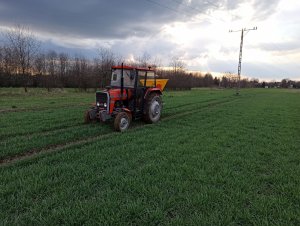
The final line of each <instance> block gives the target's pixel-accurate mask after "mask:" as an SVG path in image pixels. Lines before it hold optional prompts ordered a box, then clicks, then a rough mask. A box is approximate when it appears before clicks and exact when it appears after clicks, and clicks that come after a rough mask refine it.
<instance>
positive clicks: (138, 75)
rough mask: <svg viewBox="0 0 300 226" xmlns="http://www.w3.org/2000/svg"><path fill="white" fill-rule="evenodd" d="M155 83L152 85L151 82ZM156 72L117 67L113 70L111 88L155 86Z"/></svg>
mask: <svg viewBox="0 0 300 226" xmlns="http://www.w3.org/2000/svg"><path fill="white" fill-rule="evenodd" d="M150 80H151V81H153V82H152V84H151V82H149V81H150ZM155 80H156V78H155V74H154V71H153V70H151V68H150V67H149V69H146V68H134V67H129V66H123V68H122V66H115V67H113V68H112V75H111V82H110V87H112V88H118V87H119V88H121V87H123V88H125V89H126V88H137V87H147V86H149V87H153V86H155V84H156V82H155Z"/></svg>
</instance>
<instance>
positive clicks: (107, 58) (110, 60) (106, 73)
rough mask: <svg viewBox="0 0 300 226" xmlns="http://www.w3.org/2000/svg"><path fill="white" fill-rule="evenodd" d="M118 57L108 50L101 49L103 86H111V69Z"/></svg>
mask: <svg viewBox="0 0 300 226" xmlns="http://www.w3.org/2000/svg"><path fill="white" fill-rule="evenodd" d="M115 61H116V56H115V54H114V53H113V52H112V51H111V50H110V49H107V48H100V49H99V64H100V74H101V75H102V77H103V79H102V81H101V86H102V87H104V86H105V85H107V84H109V80H110V70H111V67H112V66H113V65H114V64H115Z"/></svg>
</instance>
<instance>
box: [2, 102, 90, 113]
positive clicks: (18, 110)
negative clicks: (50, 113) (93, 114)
mask: <svg viewBox="0 0 300 226" xmlns="http://www.w3.org/2000/svg"><path fill="white" fill-rule="evenodd" d="M77 106H89V105H88V104H87V103H78V104H67V105H58V106H51V107H49V106H47V107H30V108H14V109H1V110H0V114H5V113H12V112H28V111H45V110H52V109H56V108H72V107H77Z"/></svg>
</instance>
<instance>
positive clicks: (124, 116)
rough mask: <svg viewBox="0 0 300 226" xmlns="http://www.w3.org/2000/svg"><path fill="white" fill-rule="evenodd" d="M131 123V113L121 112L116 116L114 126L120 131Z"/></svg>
mask: <svg viewBox="0 0 300 226" xmlns="http://www.w3.org/2000/svg"><path fill="white" fill-rule="evenodd" d="M130 123H131V115H130V114H128V113H126V112H120V113H118V114H117V116H116V117H115V121H114V127H115V130H116V131H118V132H124V131H125V130H127V129H128V127H129V125H130Z"/></svg>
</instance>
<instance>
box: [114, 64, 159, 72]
mask: <svg viewBox="0 0 300 226" xmlns="http://www.w3.org/2000/svg"><path fill="white" fill-rule="evenodd" d="M111 68H112V69H122V65H121V66H112V67H111ZM123 69H127V70H139V71H154V70H153V69H149V68H142V67H132V66H126V65H123Z"/></svg>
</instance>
